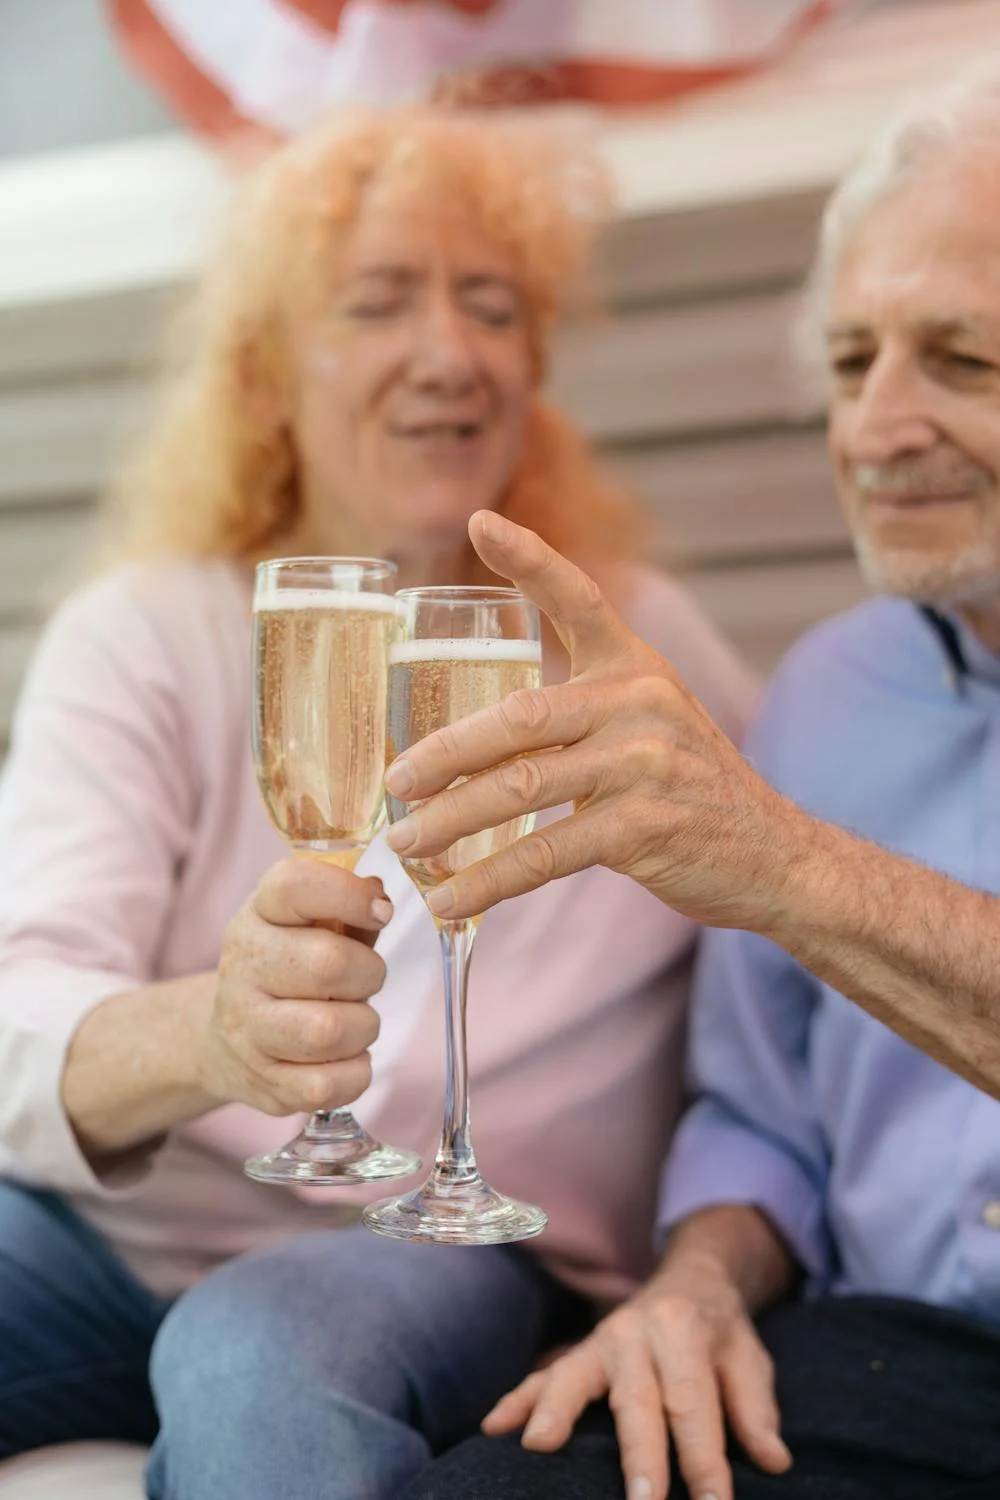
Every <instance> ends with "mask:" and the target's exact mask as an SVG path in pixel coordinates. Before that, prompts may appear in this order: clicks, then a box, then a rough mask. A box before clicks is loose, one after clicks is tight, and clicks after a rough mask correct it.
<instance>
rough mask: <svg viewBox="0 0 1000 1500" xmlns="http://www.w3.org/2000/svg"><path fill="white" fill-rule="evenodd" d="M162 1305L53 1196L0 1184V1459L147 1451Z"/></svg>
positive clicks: (151, 1431)
mask: <svg viewBox="0 0 1000 1500" xmlns="http://www.w3.org/2000/svg"><path fill="white" fill-rule="evenodd" d="M167 1306H168V1304H167V1303H166V1302H165V1301H164V1300H162V1299H161V1298H158V1297H154V1296H153V1294H152V1293H151V1292H148V1291H147V1290H146V1289H145V1287H143V1286H141V1285H140V1284H139V1282H137V1281H136V1280H135V1279H134V1277H132V1276H131V1275H130V1274H129V1272H128V1271H127V1270H126V1269H125V1267H124V1266H123V1265H121V1263H120V1262H119V1261H118V1259H117V1258H116V1257H115V1256H114V1255H113V1254H112V1253H111V1251H110V1250H109V1249H108V1247H107V1245H106V1244H105V1243H104V1241H103V1240H102V1239H101V1238H100V1236H99V1235H97V1234H96V1233H95V1232H94V1231H93V1230H92V1229H91V1228H90V1227H89V1226H88V1225H86V1224H85V1223H84V1222H83V1220H82V1219H80V1218H79V1217H78V1216H77V1215H76V1214H75V1213H73V1211H72V1210H71V1209H69V1208H67V1207H66V1205H65V1204H64V1203H63V1202H62V1201H61V1200H60V1199H59V1198H58V1197H56V1196H54V1195H53V1194H50V1193H38V1192H29V1191H28V1190H26V1189H24V1188H21V1187H17V1186H15V1185H13V1184H12V1183H8V1182H0V1458H10V1457H11V1456H12V1455H13V1454H15V1453H20V1452H24V1451H26V1450H27V1449H29V1448H41V1447H44V1446H45V1445H46V1444H48V1443H64V1442H73V1441H84V1440H86V1439H119V1440H121V1441H122V1442H135V1443H150V1442H152V1440H153V1437H154V1435H155V1433H156V1414H155V1411H154V1409H153V1398H152V1394H151V1392H150V1389H149V1378H148V1374H147V1369H148V1364H149V1350H150V1347H151V1345H152V1342H153V1337H154V1335H155V1333H156V1330H157V1328H158V1326H159V1324H160V1321H161V1319H162V1318H163V1315H164V1313H165V1312H166V1310H167Z"/></svg>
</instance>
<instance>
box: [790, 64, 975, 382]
mask: <svg viewBox="0 0 1000 1500" xmlns="http://www.w3.org/2000/svg"><path fill="white" fill-rule="evenodd" d="M976 151H982V152H983V154H984V155H989V154H993V155H994V156H995V157H996V159H997V171H998V175H1000V53H992V54H991V55H990V56H989V58H987V59H986V60H984V61H980V62H978V63H976V64H975V66H973V67H972V68H970V69H968V70H966V71H965V72H963V73H961V74H960V75H959V76H958V77H957V78H956V79H953V80H952V81H951V82H950V83H948V84H947V85H945V86H944V87H942V88H939V89H936V90H935V91H933V92H932V93H931V94H930V95H926V94H925V95H923V96H919V97H916V98H914V99H913V100H911V102H910V103H909V104H908V105H906V106H905V107H904V108H903V109H902V110H901V111H900V112H899V114H897V115H896V116H895V118H894V119H892V120H891V121H890V122H889V124H888V126H887V127H886V128H885V130H883V131H882V133H881V134H880V135H878V136H876V138H875V139H874V141H873V142H872V144H871V145H870V146H869V148H868V150H867V151H866V152H865V154H864V155H863V156H862V157H861V159H860V160H859V161H858V162H857V163H856V164H855V166H854V167H852V168H851V170H850V171H849V172H848V173H847V174H846V176H845V177H844V178H842V180H841V182H840V185H839V186H838V187H837V188H836V189H835V190H834V193H833V195H832V196H831V198H830V199H829V201H828V203H827V205H826V209H825V211H824V214H823V219H822V223H821V227H820V233H819V244H818V248H817V252H816V257H815V260H814V261H813V265H812V268H811V270H810V272H809V275H808V277H807V280H806V286H805V294H804V298H803V301H802V305H801V309H800V316H799V319H798V326H797V329H796V344H797V346H798V352H799V354H800V355H801V356H802V357H803V359H804V360H805V362H806V364H807V365H808V366H810V367H811V368H813V369H814V370H817V371H818V370H820V369H822V368H823V366H824V364H825V360H824V346H825V337H824V332H825V326H826V319H827V313H828V310H829V306H830V298H831V295H832V291H833V282H834V279H835V277H836V274H837V267H838V265H839V264H840V259H841V256H842V255H843V253H844V251H845V249H846V248H847V246H848V244H849V243H850V241H851V239H852V237H853V236H854V234H855V233H856V232H857V230H858V229H859V227H860V226H861V224H862V223H863V222H864V220H865V219H866V218H867V217H868V215H869V214H870V213H871V211H872V210H873V209H874V208H876V207H877V206H878V205H879V204H880V203H882V202H884V201H885V199H887V198H889V197H891V196H892V194H893V193H894V192H895V191H896V190H897V189H898V188H900V187H901V186H903V184H904V183H906V182H909V181H911V180H912V179H913V178H914V177H915V176H917V175H918V174H919V173H920V172H921V171H922V170H924V169H925V168H926V167H927V166H928V164H929V163H931V162H932V161H934V160H935V159H936V158H939V157H940V156H942V155H949V154H951V153H958V152H961V153H962V155H963V156H964V155H966V153H972V152H976Z"/></svg>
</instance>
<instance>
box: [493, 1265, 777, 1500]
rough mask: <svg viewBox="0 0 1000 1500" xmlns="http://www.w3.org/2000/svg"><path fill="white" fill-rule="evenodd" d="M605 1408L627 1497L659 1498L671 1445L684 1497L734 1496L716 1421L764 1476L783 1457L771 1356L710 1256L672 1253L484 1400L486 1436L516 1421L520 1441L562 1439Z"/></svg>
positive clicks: (722, 1499)
mask: <svg viewBox="0 0 1000 1500" xmlns="http://www.w3.org/2000/svg"><path fill="white" fill-rule="evenodd" d="M603 1396H607V1397H608V1400H609V1403H610V1405H611V1409H612V1412H613V1413H614V1419H615V1428H616V1431H617V1434H618V1446H619V1449H620V1452H621V1461H622V1470H623V1472H624V1475H625V1484H626V1490H627V1493H628V1496H629V1500H665V1496H666V1494H667V1491H668V1489H669V1488H670V1462H669V1451H670V1442H671V1440H672V1441H673V1444H674V1448H675V1450H676V1454H677V1464H678V1467H679V1469H680V1471H681V1473H682V1474H683V1476H684V1478H685V1480H686V1481H687V1485H688V1489H689V1491H690V1494H691V1496H692V1500H732V1493H733V1487H732V1476H731V1474H730V1470H729V1465H728V1463H727V1462H726V1439H725V1425H724V1424H725V1420H726V1419H728V1421H729V1424H730V1426H731V1427H732V1429H733V1431H734V1433H735V1435H736V1437H737V1438H738V1440H739V1441H740V1443H741V1444H742V1446H743V1447H744V1449H745V1450H746V1452H747V1454H748V1455H749V1457H750V1458H751V1459H752V1460H753V1461H754V1462H755V1463H757V1464H758V1465H759V1466H760V1467H761V1468H762V1469H765V1470H767V1472H769V1473H771V1474H781V1473H783V1472H784V1471H785V1470H786V1469H787V1468H788V1467H789V1465H790V1463H791V1456H790V1454H789V1452H788V1449H787V1448H786V1447H785V1445H784V1443H783V1442H782V1441H781V1438H780V1437H779V1435H778V1408H777V1404H776V1402H775V1399H774V1376H773V1370H772V1366H771V1360H770V1356H769V1355H768V1354H767V1352H766V1350H765V1349H764V1347H763V1345H762V1344H761V1342H760V1340H759V1338H758V1337H757V1334H756V1332H755V1331H754V1327H753V1324H752V1323H751V1322H750V1319H749V1317H748V1315H747V1311H746V1308H745V1305H744V1302H743V1298H742V1297H741V1295H740V1293H739V1291H738V1289H737V1287H736V1286H735V1285H734V1283H733V1281H732V1280H731V1278H730V1277H729V1275H728V1274H727V1272H726V1270H725V1268H724V1267H723V1266H722V1265H721V1264H719V1262H718V1261H717V1260H716V1259H715V1258H714V1257H712V1256H704V1255H693V1254H679V1255H677V1256H670V1257H668V1259H667V1261H666V1262H665V1264H664V1267H663V1269H662V1270H661V1271H660V1272H659V1273H658V1274H657V1275H656V1276H655V1277H654V1278H653V1279H652V1280H651V1281H650V1282H649V1283H648V1285H647V1286H645V1287H644V1288H643V1290H642V1291H641V1292H640V1293H639V1294H638V1295H637V1296H636V1297H634V1298H633V1299H632V1300H631V1301H630V1302H628V1303H626V1304H625V1305H624V1306H623V1307H620V1308H618V1309H617V1310H616V1311H615V1312H613V1313H611V1314H610V1315H609V1316H608V1317H607V1318H605V1319H604V1321H603V1322H602V1323H599V1324H598V1326H597V1327H596V1328H595V1329H594V1332H593V1333H592V1334H591V1335H590V1337H589V1338H586V1339H584V1340H583V1342H582V1343H581V1344H578V1345H577V1346H576V1347H575V1348H574V1349H571V1350H570V1351H569V1353H567V1354H564V1355H563V1356H562V1357H561V1358H560V1359H557V1360H556V1361H555V1362H554V1363H553V1364H551V1365H549V1366H548V1367H547V1368H546V1369H543V1370H537V1371H536V1372H535V1373H534V1374H533V1375H529V1376H528V1378H527V1380H525V1381H523V1382H522V1383H521V1385H519V1386H518V1387H517V1389H516V1390H514V1391H511V1393H510V1394H509V1395H508V1396H505V1397H504V1398H503V1400H502V1401H501V1402H500V1403H499V1404H498V1405H497V1406H496V1407H494V1409H493V1411H492V1412H490V1414H489V1416H488V1417H487V1418H486V1420H485V1421H484V1423H483V1430H484V1431H485V1432H487V1433H491V1434H492V1433H497V1434H498V1433H504V1432H512V1431H515V1430H516V1429H517V1428H520V1427H524V1435H523V1438H522V1442H523V1443H524V1446H525V1447H526V1448H532V1449H535V1450H537V1451H539V1452H551V1451H553V1450H554V1449H556V1448H561V1447H562V1446H563V1444H564V1443H565V1442H566V1441H567V1440H568V1438H569V1436H570V1434H571V1433H572V1430H573V1426H574V1424H575V1422H576V1421H577V1419H578V1417H579V1416H580V1414H581V1413H582V1412H583V1410H584V1408H585V1407H586V1406H588V1405H589V1404H590V1402H591V1401H597V1400H600V1399H601V1397H603Z"/></svg>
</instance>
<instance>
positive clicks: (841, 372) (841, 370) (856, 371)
mask: <svg viewBox="0 0 1000 1500" xmlns="http://www.w3.org/2000/svg"><path fill="white" fill-rule="evenodd" d="M871 362H872V361H871V355H870V354H838V355H837V356H836V357H835V358H833V359H831V360H830V369H831V370H832V371H833V373H834V374H835V375H837V376H839V378H840V379H841V380H851V379H857V378H858V376H860V375H863V374H864V373H865V371H866V370H867V369H868V368H869V366H870V365H871Z"/></svg>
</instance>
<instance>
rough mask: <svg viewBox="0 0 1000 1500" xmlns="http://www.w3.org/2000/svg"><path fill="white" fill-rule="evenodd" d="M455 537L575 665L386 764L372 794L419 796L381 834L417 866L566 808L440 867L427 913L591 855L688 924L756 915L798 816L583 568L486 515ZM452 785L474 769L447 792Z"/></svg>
mask: <svg viewBox="0 0 1000 1500" xmlns="http://www.w3.org/2000/svg"><path fill="white" fill-rule="evenodd" d="M469 530H470V535H471V537H472V541H473V543H474V545H475V547H476V550H477V551H478V552H479V554H480V556H481V557H482V558H483V560H484V562H486V563H487V564H488V566H489V567H491V568H492V569H493V570H494V571H495V572H497V573H500V574H501V575H503V576H505V577H509V578H511V579H513V581H514V583H515V584H516V585H517V587H518V588H520V589H521V590H522V592H523V593H525V594H526V595H527V596H528V598H530V599H533V600H534V601H535V602H536V603H537V604H538V605H539V606H540V607H541V608H542V609H543V610H544V611H545V613H546V614H547V615H548V616H549V618H550V619H551V620H552V623H553V624H554V626H555V628H556V630H557V631H558V632H559V635H560V637H561V639H562V640H563V642H564V644H565V645H566V648H567V650H568V651H569V654H570V660H571V669H572V675H571V677H570V680H569V682H567V683H566V684H564V685H562V686H559V687H549V688H542V689H538V690H536V691H531V690H528V691H522V692H518V693H513V694H512V695H511V696H510V697H509V698H507V699H505V700H504V701H503V702H502V703H499V704H497V705H495V706H494V707H491V708H488V709H485V710H483V711H482V712H480V713H478V714H475V715H473V716H472V717H470V718H468V719H466V720H464V721H462V722H461V723H459V724H454V725H451V726H449V727H448V728H445V729H442V730H439V731H438V732H437V733H436V734H433V735H431V736H429V737H428V738H427V739H426V740H423V741H421V742H420V743H419V744H417V745H414V746H412V747H411V748H410V749H409V750H408V751H407V752H406V756H405V758H404V759H401V760H397V761H395V762H394V764H393V765H392V766H391V767H390V769H389V772H388V774H387V777H386V784H387V786H388V787H389V789H390V790H391V791H392V793H393V795H394V796H396V797H399V798H401V799H405V800H406V801H409V802H416V801H420V802H421V805H420V806H419V807H417V808H414V809H413V811H411V812H410V814H409V816H408V817H406V818H405V819H403V820H402V821H401V822H399V823H396V824H395V825H394V826H393V827H392V828H391V829H390V831H389V835H388V838H389V844H390V846H391V847H392V848H393V849H395V850H396V851H397V853H401V854H405V855H406V857H407V858H412V857H415V856H419V857H421V858H425V857H427V856H428V855H432V854H437V853H440V852H441V851H442V850H443V849H447V848H448V847H449V846H450V845H451V844H453V843H455V842H456V840H458V839H459V838H463V837H465V836H466V835H469V834H472V833H476V832H479V831H481V830H483V829H487V828H493V827H496V826H498V825H499V824H501V823H505V822H507V820H508V819H511V818H515V817H519V816H522V815H523V814H525V813H528V812H539V811H541V810H542V809H544V808H548V807H558V806H560V805H562V804H564V803H567V802H572V804H573V807H574V812H573V814H572V816H570V817H568V818H564V819H562V820H561V821H560V822H557V823H553V824H549V825H547V826H545V827H542V828H539V829H537V830H536V831H535V832H534V833H532V834H530V835H528V836H527V837H525V838H523V839H520V840H518V841H517V842H516V843H514V844H511V845H510V846H509V847H508V848H506V849H505V850H503V851H502V852H501V853H499V854H497V855H495V856H493V857H492V858H490V859H487V860H483V861H482V862H481V863H479V864H476V865H472V866H470V867H469V868H468V869H466V870H463V871H462V872H461V873H459V874H457V875H455V876H454V877H453V878H452V879H451V880H450V881H448V882H447V883H446V884H445V885H442V886H440V887H439V888H438V889H437V890H436V891H435V892H433V893H432V894H431V896H430V897H429V900H428V904H429V906H430V907H431V909H432V910H433V911H434V912H435V913H437V914H438V915H440V916H447V917H449V918H458V917H465V916H471V915H474V914H475V913H478V912H481V911H485V910H486V909H487V908H488V907H490V906H493V905H495V904H496V903H497V902H498V901H502V900H504V899H505V898H506V897H509V896H516V895H520V894H521V893H522V892H524V891H529V890H534V889H535V888H536V887H537V886H540V885H543V884H545V883H546V882H547V881H549V880H554V879H557V878H558V877H560V876H562V875H568V874H570V873H572V872H573V871H575V870H581V869H584V868H585V867H587V866H589V865H606V866H608V867H609V868H610V869H614V870H619V871H621V872H622V873H623V874H627V875H630V876H631V877H632V878H633V879H635V880H637V881H639V882H640V883H641V884H642V885H645V886H646V887H647V888H648V889H649V890H651V891H653V892H654V893H655V894H656V895H657V896H659V897H660V898H661V899H662V900H663V901H665V902H667V903H668V904H669V905H670V906H673V907H675V908H676V909H677V910H679V911H682V912H684V913H686V914H687V915H689V916H691V917H694V918H696V919H697V920H699V921H702V922H708V923H712V924H714V925H717V926H754V925H755V923H757V924H759V923H763V922H766V920H767V914H768V913H769V912H770V911H773V910H774V908H775V905H776V903H778V902H779V901H780V893H781V887H782V883H783V881H784V879H785V877H786V875H787V870H788V866H789V863H790V861H791V860H793V859H794V858H795V856H796V852H797V849H798V847H799V845H800V844H801V843H802V841H803V840H804V839H807V838H808V820H807V819H806V818H805V817H804V815H803V814H801V813H800V812H799V811H798V809H796V808H795V807H794V806H793V805H792V804H791V803H789V802H787V801H786V800H785V799H784V798H782V797H780V796H779V795H778V794H777V793H776V792H775V791H774V790H773V789H772V788H771V787H769V786H768V785H767V784H766V782H764V781H763V780H762V779H761V778H760V777H759V776H757V775H756V773H755V772H754V771H753V770H752V769H751V767H750V766H749V765H748V763H747V762H746V761H745V760H744V759H743V757H742V755H740V753H739V751H738V750H737V749H736V747H735V746H734V745H733V744H732V743H731V742H730V741H729V739H727V737H726V736H725V735H724V734H723V732H722V731H721V730H720V729H719V728H718V727H717V726H716V724H715V723H714V722H713V720H712V719H711V718H710V717H709V715H708V714H707V713H706V712H705V710H704V709H703V708H702V706H701V704H700V703H699V702H698V700H697V699H696V698H695V697H694V696H693V694H692V693H691V692H690V691H689V689H688V688H687V687H686V686H685V684H684V683H683V682H682V681H681V679H680V678H679V677H678V675H677V673H676V672H675V671H674V670H673V668H672V667H671V666H670V664H669V663H668V662H666V661H664V659H663V658H662V657H661V656H659V655H658V654H657V653H656V652H655V651H653V650H652V649H651V648H650V647H648V646H646V645H645V644H644V643H643V642H642V641H641V640H639V639H638V637H637V636H635V635H633V633H632V632H631V631H630V630H629V629H628V628H627V627H626V626H625V624H624V623H623V622H622V620H621V619H620V618H619V617H618V615H617V614H616V613H615V611H614V610H613V609H612V607H611V605H610V604H608V602H607V601H606V600H605V599H604V598H603V597H602V595H601V593H600V591H599V589H598V588H597V585H596V584H595V583H594V582H593V581H592V580H591V579H590V578H588V577H587V576H586V574H584V573H582V572H580V570H579V569H578V568H576V567H574V566H573V565H572V564H571V563H569V562H567V561H566V559H565V558H563V557H560V556H559V554H558V553H557V552H554V551H553V550H552V548H551V547H548V546H546V544H545V543H544V542H542V541H541V540H540V539H539V538H538V537H537V536H535V535H534V533H533V532H530V531H525V530H524V529H523V528H521V527H519V526H514V525H513V524H512V523H511V522H509V521H505V520H504V519H502V518H501V517H499V516H496V515H493V514H491V513H490V512H479V513H478V514H477V515H476V516H474V517H473V519H472V521H471V523H470V527H469ZM538 752H546V753H538ZM460 777H469V778H471V779H469V780H467V781H463V782H462V783H461V784H460V785H458V786H455V785H453V783H454V782H455V781H457V780H458V779H459V778H460ZM423 799H429V800H423ZM757 930H762V928H761V926H760V925H758V928H757Z"/></svg>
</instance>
